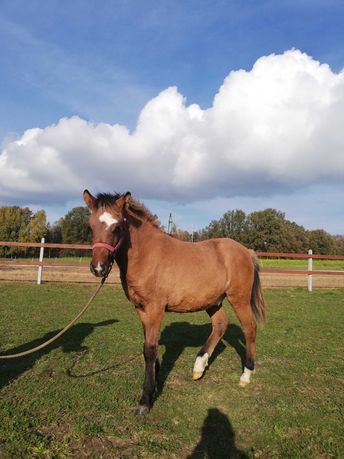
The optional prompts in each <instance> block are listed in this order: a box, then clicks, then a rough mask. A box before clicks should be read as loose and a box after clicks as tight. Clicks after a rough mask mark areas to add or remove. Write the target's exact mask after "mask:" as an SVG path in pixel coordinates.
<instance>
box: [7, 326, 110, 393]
mask: <svg viewBox="0 0 344 459" xmlns="http://www.w3.org/2000/svg"><path fill="white" fill-rule="evenodd" d="M115 322H118V320H114V319H111V320H104V321H103V322H98V323H95V324H92V323H80V324H76V325H74V326H73V327H71V328H70V329H69V330H67V331H66V333H65V334H64V335H63V336H62V337H61V338H59V339H57V341H55V342H54V343H52V344H51V345H50V346H48V347H46V348H45V349H42V350H41V351H37V352H35V353H33V354H31V355H27V356H25V357H19V358H16V359H13V360H0V389H1V388H2V387H4V386H6V385H7V384H9V383H10V382H11V381H13V380H15V379H17V378H18V377H19V376H20V375H21V374H22V373H24V372H25V371H27V370H29V369H31V368H32V367H33V366H34V364H35V362H36V360H38V359H40V358H41V357H42V356H43V355H46V354H49V352H51V351H52V350H53V349H57V348H59V347H61V348H62V351H63V352H66V353H68V352H81V351H86V350H87V349H88V348H87V346H82V343H83V341H84V339H85V338H86V337H87V336H89V335H90V334H91V333H92V332H93V330H94V329H95V328H97V327H105V326H107V325H111V324H113V323H115ZM59 331H60V330H54V331H51V332H49V333H47V334H45V335H44V336H42V337H41V338H38V339H35V340H33V341H30V342H29V343H25V344H23V345H21V346H18V347H15V348H13V349H9V350H8V351H7V352H6V354H16V353H19V352H23V351H26V350H28V349H31V348H33V347H35V346H38V345H40V344H41V343H44V341H47V340H48V339H50V338H52V337H53V336H54V335H56V334H57V333H58V332H59Z"/></svg>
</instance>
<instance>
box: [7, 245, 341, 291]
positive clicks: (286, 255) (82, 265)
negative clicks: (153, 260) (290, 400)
mask: <svg viewBox="0 0 344 459" xmlns="http://www.w3.org/2000/svg"><path fill="white" fill-rule="evenodd" d="M1 246H3V247H30V248H39V249H40V259H39V260H37V261H36V260H31V261H29V260H28V261H24V260H7V259H2V260H0V266H1V265H3V266H4V265H5V266H6V265H7V266H21V267H24V266H28V267H38V270H39V271H38V278H37V283H38V284H40V283H41V281H42V272H43V267H47V268H53V267H66V268H67V267H68V268H72V267H74V268H88V266H89V263H88V262H81V261H80V262H68V261H63V262H59V261H46V260H44V258H43V254H44V249H45V248H47V249H48V248H49V249H74V250H85V251H87V250H91V249H92V246H91V245H87V244H55V243H49V242H48V243H47V242H44V238H43V239H42V241H41V242H12V241H11V242H9V241H0V247H1ZM256 254H257V256H258V257H259V258H290V259H293V258H294V259H307V260H308V269H283V268H264V267H262V268H261V271H262V272H263V273H269V274H289V275H306V276H307V284H308V290H309V291H311V290H312V276H313V275H322V276H323V275H325V276H326V275H331V276H342V275H344V271H340V270H323V269H322V270H320V269H315V270H314V269H313V267H312V261H313V260H314V259H317V260H344V256H342V255H321V254H313V253H311V250H310V251H309V253H285V252H256Z"/></svg>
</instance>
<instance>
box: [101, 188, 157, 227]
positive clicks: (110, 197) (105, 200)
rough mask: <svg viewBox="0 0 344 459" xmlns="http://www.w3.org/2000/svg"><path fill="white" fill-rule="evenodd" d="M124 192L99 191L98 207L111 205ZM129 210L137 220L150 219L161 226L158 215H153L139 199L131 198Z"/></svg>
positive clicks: (155, 224)
mask: <svg viewBox="0 0 344 459" xmlns="http://www.w3.org/2000/svg"><path fill="white" fill-rule="evenodd" d="M123 196H124V194H120V193H113V194H112V193H98V194H97V196H96V201H95V204H96V206H97V207H101V206H103V207H111V206H112V205H113V204H114V203H115V201H116V200H117V199H119V198H121V197H123ZM127 212H128V214H129V215H131V216H132V217H134V218H135V219H136V220H139V221H140V222H141V223H142V222H144V221H149V222H150V223H152V224H153V225H154V226H155V227H157V228H160V223H159V221H158V218H157V216H156V215H153V214H152V213H151V212H150V211H149V210H148V209H147V207H145V206H144V205H143V204H142V203H141V202H140V201H139V200H137V199H135V198H131V199H130V203H129V206H128V207H127Z"/></svg>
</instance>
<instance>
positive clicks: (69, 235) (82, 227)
mask: <svg viewBox="0 0 344 459" xmlns="http://www.w3.org/2000/svg"><path fill="white" fill-rule="evenodd" d="M89 216H90V212H89V210H88V208H87V207H74V208H73V209H72V210H70V211H69V212H68V213H67V214H66V215H65V216H64V217H63V218H61V219H60V221H59V225H60V231H61V239H62V243H64V244H90V243H91V240H92V234H91V231H90V229H89V226H88V219H89ZM75 253H76V252H75V251H68V250H67V251H65V252H64V254H65V255H67V254H68V255H71V254H73V255H75ZM78 253H79V252H78ZM84 254H85V253H84V252H80V255H84Z"/></svg>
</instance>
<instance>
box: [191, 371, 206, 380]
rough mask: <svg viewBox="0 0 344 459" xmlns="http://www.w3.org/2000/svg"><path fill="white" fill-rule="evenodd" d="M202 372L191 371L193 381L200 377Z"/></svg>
mask: <svg viewBox="0 0 344 459" xmlns="http://www.w3.org/2000/svg"><path fill="white" fill-rule="evenodd" d="M203 373H204V372H203V371H194V372H193V373H192V379H193V380H194V381H197V379H201V378H202V376H203Z"/></svg>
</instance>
